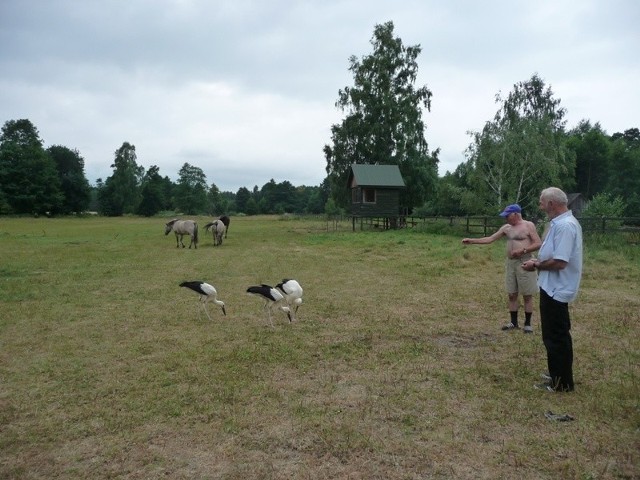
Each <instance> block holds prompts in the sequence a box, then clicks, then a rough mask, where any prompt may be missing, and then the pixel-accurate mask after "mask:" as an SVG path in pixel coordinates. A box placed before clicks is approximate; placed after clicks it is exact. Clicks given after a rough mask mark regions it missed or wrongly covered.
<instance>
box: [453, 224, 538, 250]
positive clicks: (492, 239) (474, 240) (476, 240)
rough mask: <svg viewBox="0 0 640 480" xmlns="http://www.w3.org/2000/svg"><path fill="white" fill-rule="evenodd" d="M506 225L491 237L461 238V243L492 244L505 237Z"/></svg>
mask: <svg viewBox="0 0 640 480" xmlns="http://www.w3.org/2000/svg"><path fill="white" fill-rule="evenodd" d="M507 226H508V225H503V226H502V227H500V229H499V230H498V231H497V232H496V233H494V234H493V235H490V236H488V237H481V238H463V239H462V243H464V244H465V245H471V244H478V245H486V244H488V243H493V242H495V241H496V240H498V239H499V238H502V237H504V236H505V235H506V228H507ZM538 248H540V247H538Z"/></svg>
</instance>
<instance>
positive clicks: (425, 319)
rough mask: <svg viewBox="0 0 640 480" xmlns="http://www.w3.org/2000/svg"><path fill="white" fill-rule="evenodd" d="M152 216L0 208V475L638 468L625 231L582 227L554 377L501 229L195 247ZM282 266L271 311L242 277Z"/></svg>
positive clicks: (632, 296) (573, 472)
mask: <svg viewBox="0 0 640 480" xmlns="http://www.w3.org/2000/svg"><path fill="white" fill-rule="evenodd" d="M207 220H208V219H206V218H200V219H199V223H200V225H201V226H203V225H204V224H205V223H206V221H207ZM165 221H166V219H162V218H155V219H143V218H116V219H107V218H79V219H13V218H9V219H7V218H0V255H1V257H0V258H1V260H0V478H7V479H54V478H64V479H86V478H92V479H104V478H119V479H153V478H171V479H214V478H215V479H230V480H241V479H242V480H244V479H337V478H340V479H342V478H350V479H431V478H433V479H449V478H463V479H467V478H469V479H497V478H504V479H514V478H516V479H581V480H586V479H633V478H640V465H639V461H640V455H639V451H640V433H639V432H640V409H639V406H640V400H639V399H640V388H639V382H640V348H639V347H640V339H639V338H640V336H639V333H640V287H639V286H640V254H639V253H638V250H639V248H640V247H639V246H637V245H633V244H630V243H627V242H625V241H624V240H620V239H618V240H615V239H600V240H599V241H598V242H595V241H593V242H592V243H590V242H589V241H588V242H587V244H586V247H585V269H584V270H585V273H584V277H583V286H582V291H581V294H580V297H579V299H578V301H577V302H576V303H575V304H574V305H573V307H572V310H571V311H572V316H573V317H572V320H573V338H574V350H575V375H576V381H577V385H576V392H574V393H572V394H555V395H554V394H547V393H544V392H541V391H538V390H534V389H533V384H534V383H538V382H539V377H538V376H539V374H540V373H541V372H543V371H545V369H546V360H545V353H544V347H543V345H542V341H541V338H540V331H539V318H538V314H537V308H536V313H535V314H534V328H535V333H534V335H529V336H525V335H524V334H522V333H521V332H509V333H504V332H502V331H500V326H501V325H502V324H504V323H505V322H506V321H507V319H508V315H507V311H506V295H505V293H504V292H503V287H502V285H503V277H502V276H503V250H504V244H503V243H498V244H494V245H490V246H484V247H480V246H467V247H463V246H462V245H461V243H460V239H461V236H458V235H432V234H428V233H425V232H418V231H415V230H412V229H409V230H401V231H390V232H360V231H358V232H355V233H353V232H351V231H350V228H346V229H344V230H338V231H334V230H333V229H332V228H329V231H327V226H328V225H327V223H326V222H322V221H311V220H298V219H287V220H284V219H280V218H277V217H245V218H243V217H234V218H232V221H231V227H230V231H229V238H228V239H226V240H225V241H224V244H223V245H222V247H215V248H214V247H213V245H212V244H213V241H212V238H211V237H210V236H208V237H205V236H204V232H203V231H201V232H200V233H201V238H200V248H198V249H197V250H188V249H176V248H175V239H174V237H173V236H172V235H171V236H169V237H165V236H164V235H163V233H164V232H163V226H164V222H165ZM329 226H330V227H331V225H329ZM349 227H350V226H349ZM201 230H203V229H201ZM187 245H188V243H187ZM285 277H289V278H296V279H297V280H298V281H300V283H301V284H302V286H303V287H304V289H305V296H304V301H305V303H304V305H303V306H302V307H300V310H299V312H298V317H299V318H298V321H297V322H295V323H292V324H289V323H288V321H287V320H286V317H285V316H284V315H283V314H278V315H276V317H275V319H274V323H275V328H271V327H270V326H268V322H267V321H266V319H265V318H264V315H263V311H262V302H261V301H260V300H259V299H257V298H254V297H251V296H249V295H247V294H246V293H245V291H246V288H247V287H248V286H249V285H252V284H258V283H271V284H275V283H277V282H278V281H280V280H281V279H282V278H285ZM183 280H205V281H208V282H210V283H212V284H214V285H215V286H216V287H217V289H218V292H219V298H220V299H221V300H223V301H224V302H225V303H226V308H227V316H226V317H225V316H222V312H221V310H220V309H219V308H217V307H216V306H215V305H211V306H210V311H211V315H212V318H213V321H209V320H208V319H207V318H206V316H205V315H204V314H203V313H202V312H201V311H200V310H198V309H199V305H198V302H197V295H195V294H194V293H193V292H191V291H188V290H186V289H182V288H179V287H178V283H179V282H181V281H183ZM549 410H551V411H553V412H555V413H566V414H569V415H572V416H573V417H575V420H574V421H572V422H554V421H550V420H547V419H546V418H545V416H544V413H545V412H547V411H549Z"/></svg>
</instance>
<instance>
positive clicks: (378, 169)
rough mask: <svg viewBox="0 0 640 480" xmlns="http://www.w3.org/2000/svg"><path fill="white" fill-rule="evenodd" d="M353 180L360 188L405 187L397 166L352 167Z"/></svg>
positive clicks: (358, 165)
mask: <svg viewBox="0 0 640 480" xmlns="http://www.w3.org/2000/svg"><path fill="white" fill-rule="evenodd" d="M351 179H353V180H354V183H355V184H356V185H357V186H358V187H396V188H397V187H404V186H405V183H404V180H403V179H402V175H401V174H400V169H399V168H398V166H397V165H364V164H353V165H351V173H350V174H349V186H350V185H351V184H352V181H351Z"/></svg>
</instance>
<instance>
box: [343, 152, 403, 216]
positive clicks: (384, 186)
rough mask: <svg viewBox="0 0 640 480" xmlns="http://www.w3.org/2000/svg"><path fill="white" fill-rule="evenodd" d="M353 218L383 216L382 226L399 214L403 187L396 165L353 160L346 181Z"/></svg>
mask: <svg viewBox="0 0 640 480" xmlns="http://www.w3.org/2000/svg"><path fill="white" fill-rule="evenodd" d="M347 185H348V188H349V189H350V190H351V215H352V217H353V218H354V225H355V218H357V217H360V218H363V217H364V218H381V219H386V221H385V228H388V224H389V221H390V223H391V225H396V224H397V219H398V218H399V217H400V216H401V207H400V190H401V189H403V188H406V185H405V183H404V179H403V178H402V175H401V174H400V169H399V168H398V166H397V165H364V164H353V165H351V171H350V172H349V177H348V181H347Z"/></svg>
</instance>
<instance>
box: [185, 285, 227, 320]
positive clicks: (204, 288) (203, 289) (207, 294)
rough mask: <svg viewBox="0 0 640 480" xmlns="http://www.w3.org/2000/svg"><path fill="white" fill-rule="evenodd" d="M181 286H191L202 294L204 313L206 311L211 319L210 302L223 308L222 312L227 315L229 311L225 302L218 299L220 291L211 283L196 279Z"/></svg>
mask: <svg viewBox="0 0 640 480" xmlns="http://www.w3.org/2000/svg"><path fill="white" fill-rule="evenodd" d="M180 286H181V287H185V288H189V289H191V290H193V291H194V292H196V293H198V294H200V303H201V304H202V308H203V310H204V313H206V314H207V317H209V320H211V315H209V309H208V308H207V303H208V302H213V303H215V304H216V305H218V306H219V307H221V308H222V313H224V314H225V315H226V314H227V311H226V310H225V308H224V302H222V301H220V300H218V292H217V291H216V289H215V288H214V286H213V285H209V284H208V283H205V282H201V281H199V280H195V281H191V282H182V283H181V284H180Z"/></svg>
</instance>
